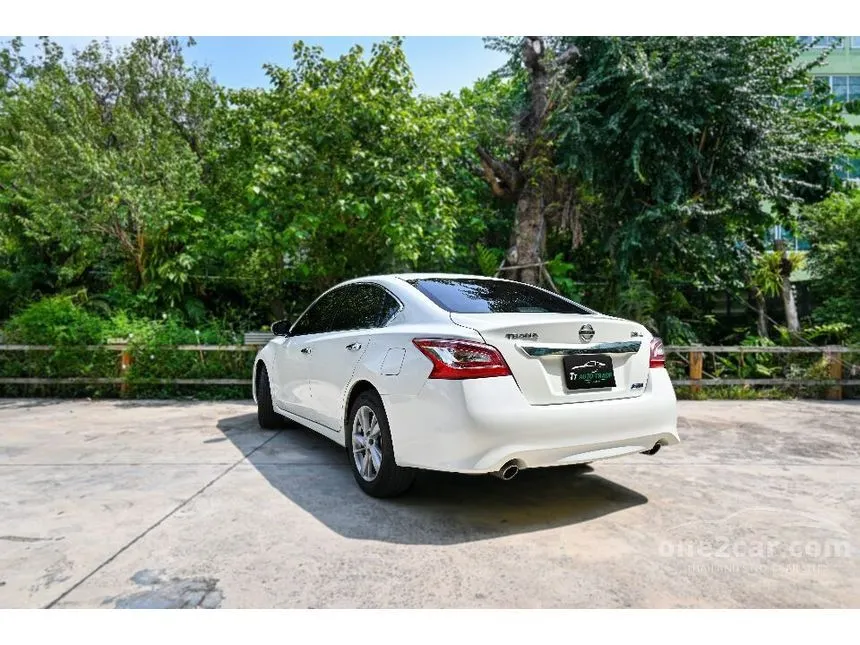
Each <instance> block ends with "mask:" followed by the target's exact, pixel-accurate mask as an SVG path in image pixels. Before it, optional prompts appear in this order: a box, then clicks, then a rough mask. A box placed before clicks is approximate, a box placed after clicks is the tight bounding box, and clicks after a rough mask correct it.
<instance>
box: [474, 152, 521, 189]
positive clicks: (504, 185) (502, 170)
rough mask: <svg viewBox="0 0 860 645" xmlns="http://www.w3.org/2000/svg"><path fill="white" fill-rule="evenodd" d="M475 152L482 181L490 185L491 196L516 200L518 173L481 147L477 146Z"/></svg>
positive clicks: (518, 186)
mask: <svg viewBox="0 0 860 645" xmlns="http://www.w3.org/2000/svg"><path fill="white" fill-rule="evenodd" d="M477 152H478V157H480V158H481V167H482V168H483V171H484V179H486V181H487V183H488V184H490V188H491V189H492V190H493V194H494V195H496V196H498V197H510V198H516V196H517V194H518V193H519V190H520V174H519V172H517V170H516V169H515V168H514V167H513V166H511V165H510V164H507V163H505V162H504V161H499V160H498V159H496V158H495V157H494V156H493V155H491V154H490V153H489V152H487V150H486V149H485V148H484V147H483V146H478V147H477Z"/></svg>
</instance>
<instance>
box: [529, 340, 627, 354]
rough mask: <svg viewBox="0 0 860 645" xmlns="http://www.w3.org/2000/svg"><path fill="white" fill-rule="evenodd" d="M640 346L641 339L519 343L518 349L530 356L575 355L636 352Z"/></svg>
mask: <svg viewBox="0 0 860 645" xmlns="http://www.w3.org/2000/svg"><path fill="white" fill-rule="evenodd" d="M640 347H642V341H641V340H625V341H620V342H615V343H593V344H589V345H524V344H518V345H517V349H519V350H520V351H521V352H522V353H523V354H525V355H526V356H528V357H529V358H542V357H544V356H573V355H578V354H636V353H637V352H638V351H639V348H640Z"/></svg>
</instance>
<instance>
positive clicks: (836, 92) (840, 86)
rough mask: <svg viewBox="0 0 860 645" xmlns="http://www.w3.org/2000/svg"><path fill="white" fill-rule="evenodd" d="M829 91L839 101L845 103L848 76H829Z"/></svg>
mask: <svg viewBox="0 0 860 645" xmlns="http://www.w3.org/2000/svg"><path fill="white" fill-rule="evenodd" d="M830 92H831V94H833V98H835V99H836V100H837V101H839V102H840V103H845V101H847V100H848V77H847V76H831V77H830Z"/></svg>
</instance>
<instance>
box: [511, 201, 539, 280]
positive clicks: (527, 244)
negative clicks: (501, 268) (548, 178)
mask: <svg viewBox="0 0 860 645" xmlns="http://www.w3.org/2000/svg"><path fill="white" fill-rule="evenodd" d="M541 201H542V199H541V191H540V190H539V189H538V188H536V187H534V186H531V185H529V186H526V188H525V189H524V190H523V191H522V194H521V195H520V198H519V199H518V200H517V222H516V226H517V241H516V258H517V265H518V266H520V267H522V268H520V269H519V271H517V279H519V280H520V282H526V283H528V284H538V283H539V282H540V280H541V264H540V263H541V249H542V248H543V241H544V217H543V208H542V206H543V205H542V203H541Z"/></svg>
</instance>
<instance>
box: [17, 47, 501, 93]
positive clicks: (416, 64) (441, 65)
mask: <svg viewBox="0 0 860 645" xmlns="http://www.w3.org/2000/svg"><path fill="white" fill-rule="evenodd" d="M96 38H97V39H98V40H102V37H96ZM5 40H7V38H6V37H0V41H5ZM54 40H56V41H57V42H59V43H60V44H61V45H62V46H63V47H64V48H67V49H68V48H73V47H78V48H80V47H81V46H83V45H85V44H86V43H88V42H89V41H90V40H92V38H83V37H74V38H55V39H54ZM195 40H196V41H197V44H196V45H195V46H194V47H191V48H190V49H189V50H188V60H190V61H194V62H195V63H198V64H205V65H208V66H209V68H210V69H211V71H212V75H213V76H214V77H215V79H216V80H217V81H218V82H219V83H221V84H222V85H225V86H227V87H232V88H239V87H261V86H265V85H266V83H267V79H266V75H265V73H264V72H263V69H262V66H263V63H275V64H277V65H281V66H284V67H287V66H290V65H291V64H292V56H293V50H292V46H293V43H294V42H295V41H296V40H304V41H305V42H306V43H308V44H311V45H321V46H322V47H323V48H324V50H325V55H326V56H327V57H330V58H334V57H337V56H339V55H341V54H343V53H345V52H346V51H347V50H348V49H349V48H350V47H351V46H352V45H353V44H355V43H358V44H360V45H361V46H362V47H364V49H365V51H367V52H369V51H370V47H371V45H372V44H373V43H374V42H376V41H378V40H381V37H379V38H371V37H364V36H361V37H354V38H352V37H335V36H329V37H321V38H305V37H301V38H300V37H267V36H224V37H220V36H219V37H214V36H206V37H200V38H195ZM25 41H26V42H27V43H28V44H30V43H32V42H35V39H34V38H26V39H25ZM111 41H112V42H113V43H114V44H117V45H124V44H127V43H128V42H129V41H131V38H125V37H122V38H113V37H112V38H111ZM404 49H405V51H406V57H407V60H408V61H409V66H410V67H411V68H412V73H413V74H414V76H415V82H416V85H417V90H418V92H419V93H422V94H440V93H442V92H445V91H449V90H450V91H452V92H457V91H458V90H459V89H460V88H462V87H465V86H467V85H471V84H472V83H473V82H474V81H475V80H477V79H478V78H481V77H483V76H486V75H487V74H489V73H490V72H491V71H493V70H494V69H497V68H498V67H500V66H501V65H502V64H503V63H504V62H505V57H504V56H503V55H501V54H499V53H498V52H494V51H489V50H487V49H485V48H484V44H483V42H482V41H481V39H480V38H479V37H435V36H421V37H409V38H406V39H405V40H404Z"/></svg>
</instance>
